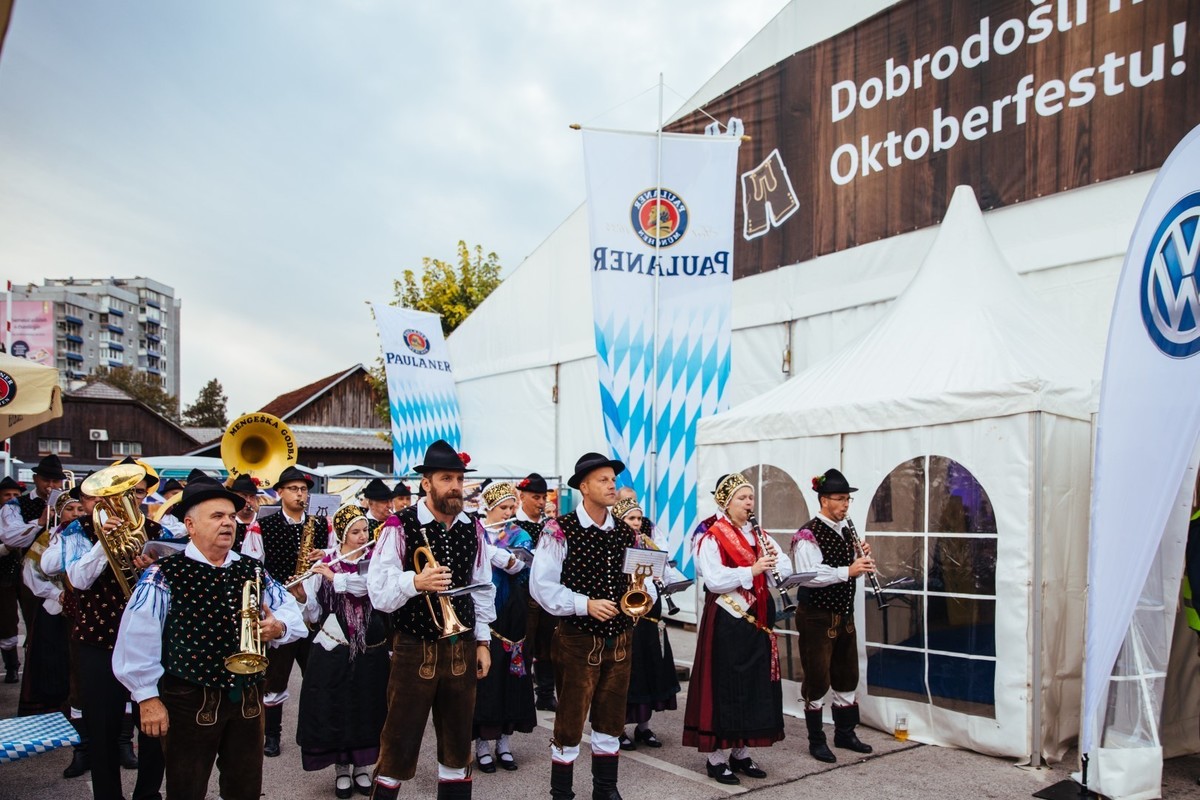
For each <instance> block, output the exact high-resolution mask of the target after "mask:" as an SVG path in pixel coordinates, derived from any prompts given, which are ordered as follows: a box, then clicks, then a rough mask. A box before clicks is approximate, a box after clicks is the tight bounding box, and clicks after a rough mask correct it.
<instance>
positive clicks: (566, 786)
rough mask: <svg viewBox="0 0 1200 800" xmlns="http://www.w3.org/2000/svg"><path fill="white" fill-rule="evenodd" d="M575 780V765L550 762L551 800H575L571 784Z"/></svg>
mask: <svg viewBox="0 0 1200 800" xmlns="http://www.w3.org/2000/svg"><path fill="white" fill-rule="evenodd" d="M574 778H575V765H574V764H573V763H572V764H562V763H559V762H558V761H551V762H550V797H551V798H553V800H575V791H574V790H573V789H572V788H571V784H572V782H573V781H574Z"/></svg>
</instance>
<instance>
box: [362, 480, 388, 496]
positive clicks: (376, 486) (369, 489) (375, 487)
mask: <svg viewBox="0 0 1200 800" xmlns="http://www.w3.org/2000/svg"><path fill="white" fill-rule="evenodd" d="M363 497H365V498H367V499H368V500H383V501H387V500H391V499H392V490H391V489H389V488H388V487H387V484H386V483H384V482H383V481H381V480H379V478H372V479H371V481H370V483H368V484H367V486H366V488H365V489H363Z"/></svg>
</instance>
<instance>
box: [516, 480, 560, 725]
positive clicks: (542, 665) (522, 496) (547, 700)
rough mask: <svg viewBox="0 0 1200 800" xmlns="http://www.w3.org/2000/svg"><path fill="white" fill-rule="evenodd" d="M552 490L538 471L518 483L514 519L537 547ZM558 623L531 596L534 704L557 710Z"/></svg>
mask: <svg viewBox="0 0 1200 800" xmlns="http://www.w3.org/2000/svg"><path fill="white" fill-rule="evenodd" d="M549 490H550V487H549V486H547V485H546V479H545V478H543V477H542V476H541V475H539V474H538V473H536V472H531V473H529V474H528V475H526V476H525V477H524V478H522V479H521V480H520V481H519V482H518V483H517V516H516V518H515V519H514V520H513V521H514V522H516V523H517V525H519V526H521V528H522V529H523V530H524V531H525V532H526V533H528V534H529V538H530V539H532V540H533V544H532V547H534V548H536V547H537V542H538V537H539V536H541V535H542V518H543V515H544V514H545V511H546V494H547V493H548V492H549ZM557 626H558V620H557V619H555V618H554V617H553V616H552V615H550V614H547V613H545V612H544V611H542V607H541V606H539V605H538V604H537V601H536V600H534V599H533V597H532V596H530V598H529V615H528V617H527V618H526V625H525V641H526V642H527V643H529V646H530V647H531V649H532V652H531V653H530V655H532V656H533V685H534V694H535V696H536V699H535V705H536V706H537V708H538V709H540V710H542V711H555V710H556V709H557V708H558V701H557V700H555V699H554V655H553V653H552V652H551V643H552V642H553V641H554V629H555V628H556V627H557Z"/></svg>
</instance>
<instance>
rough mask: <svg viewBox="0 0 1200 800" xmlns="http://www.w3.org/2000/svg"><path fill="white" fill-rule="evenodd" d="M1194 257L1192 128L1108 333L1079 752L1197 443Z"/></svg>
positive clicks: (1168, 168)
mask: <svg viewBox="0 0 1200 800" xmlns="http://www.w3.org/2000/svg"><path fill="white" fill-rule="evenodd" d="M1198 256H1200V128H1196V129H1194V130H1193V131H1192V132H1191V133H1189V134H1188V135H1187V136H1186V137H1185V138H1184V139H1183V141H1182V142H1180V144H1179V145H1178V146H1177V147H1176V148H1175V150H1174V151H1173V152H1172V153H1171V156H1170V157H1169V158H1168V159H1167V161H1166V163H1165V164H1164V165H1163V167H1162V169H1161V170H1160V171H1159V174H1158V178H1157V179H1156V180H1155V182H1154V186H1153V187H1152V188H1151V190H1150V194H1149V196H1148V197H1147V198H1146V203H1145V205H1144V206H1143V208H1142V213H1141V216H1140V217H1139V218H1138V222H1137V226H1136V228H1135V229H1134V232H1133V236H1132V238H1131V239H1130V242H1129V250H1128V251H1127V252H1126V255H1125V265H1124V267H1123V269H1122V271H1121V278H1120V281H1119V283H1118V285H1117V297H1116V302H1115V303H1114V306H1113V315H1112V323H1111V325H1110V327H1109V334H1108V351H1107V354H1106V356H1105V363H1104V382H1103V384H1102V386H1101V392H1100V413H1099V416H1098V417H1097V420H1096V456H1095V464H1094V467H1093V479H1092V512H1091V545H1090V551H1089V555H1088V603H1087V630H1086V639H1085V647H1086V657H1085V661H1084V663H1085V670H1084V698H1083V720H1082V725H1081V740H1080V751H1081V752H1082V753H1084V754H1089V753H1092V754H1094V753H1096V752H1098V751H1099V749H1100V748H1101V747H1102V746H1103V745H1104V742H1103V741H1101V740H1100V739H1099V734H1100V725H1102V724H1103V721H1104V720H1103V713H1104V709H1105V706H1106V704H1105V698H1106V697H1108V690H1109V676H1110V675H1111V674H1112V670H1113V665H1114V663H1115V662H1116V659H1117V654H1118V652H1119V650H1120V648H1121V643H1122V641H1123V640H1124V638H1125V635H1126V632H1127V631H1128V630H1129V624H1130V621H1131V619H1132V617H1133V612H1134V607H1135V605H1136V604H1137V601H1138V596H1139V594H1140V593H1141V591H1142V587H1143V585H1144V584H1145V583H1146V579H1147V575H1148V573H1149V570H1150V566H1151V563H1152V561H1153V560H1154V558H1155V554H1156V552H1157V551H1158V547H1159V543H1160V541H1161V539H1162V537H1163V533H1164V530H1165V527H1166V524H1167V517H1168V515H1169V514H1170V512H1171V509H1172V506H1173V504H1174V503H1175V501H1176V497H1177V496H1178V495H1179V492H1180V488H1181V483H1182V481H1183V480H1184V475H1185V472H1187V470H1188V467H1189V461H1190V459H1191V457H1192V453H1193V451H1194V449H1195V447H1196V442H1197V438H1198V437H1200V402H1198V400H1197V398H1200V287H1198V286H1197V276H1196V269H1197V267H1198V266H1200V260H1198ZM1134 497H1136V501H1135V500H1133V498H1134ZM1174 566H1175V567H1177V568H1180V569H1182V567H1181V565H1174ZM1151 724H1154V725H1157V720H1155V721H1153V722H1152V723H1151ZM1090 766H1091V764H1089V767H1090ZM1096 766H1097V767H1098V769H1099V770H1101V771H1102V770H1103V765H1102V764H1100V765H1096ZM1159 768H1160V771H1161V761H1160V763H1159ZM1092 775H1094V772H1093V771H1092V770H1090V769H1089V779H1090V778H1091V777H1092ZM1152 782H1153V783H1154V786H1153V788H1152V789H1151V790H1150V791H1151V792H1156V791H1158V781H1156V780H1152ZM1089 783H1091V780H1089ZM1098 788H1101V790H1103V787H1098ZM1146 796H1154V797H1157V796H1158V795H1157V794H1149V795H1146Z"/></svg>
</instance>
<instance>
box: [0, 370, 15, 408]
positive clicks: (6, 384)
mask: <svg viewBox="0 0 1200 800" xmlns="http://www.w3.org/2000/svg"><path fill="white" fill-rule="evenodd" d="M16 399H17V382H16V381H15V380H13V376H12V375H9V374H8V373H7V372H0V406H6V405H8V404H9V403H11V402H12V401H13V400H16Z"/></svg>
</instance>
